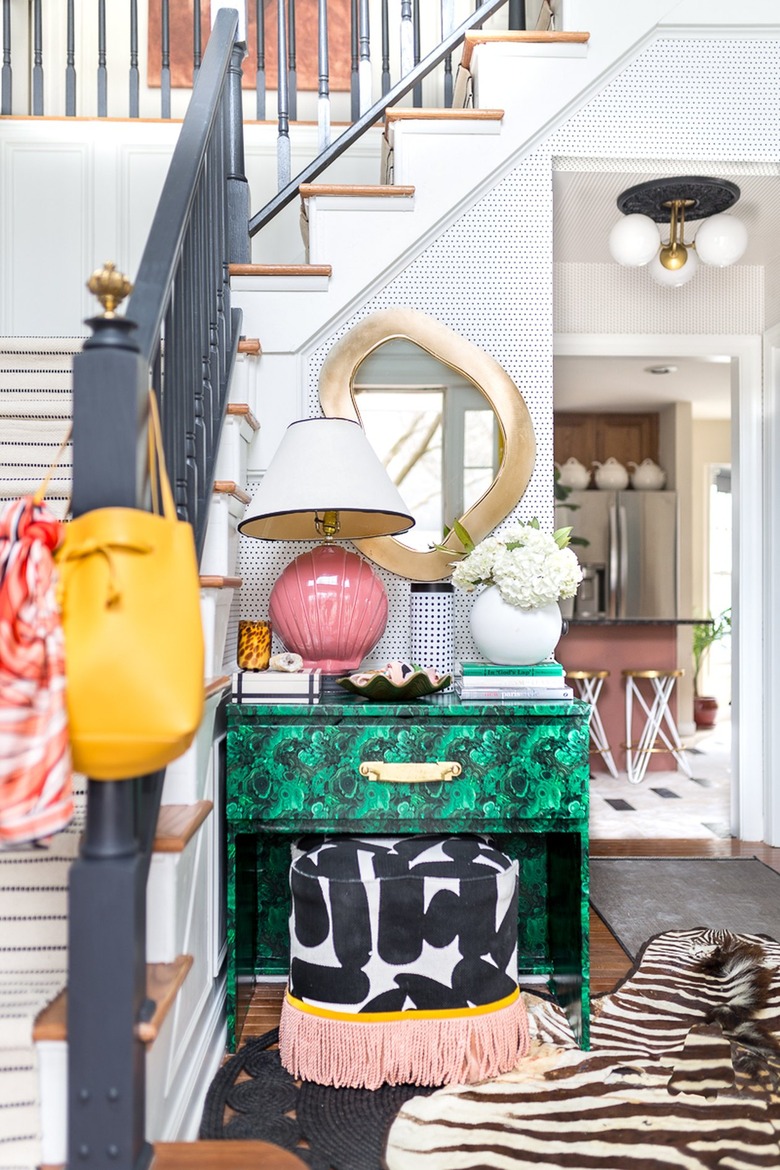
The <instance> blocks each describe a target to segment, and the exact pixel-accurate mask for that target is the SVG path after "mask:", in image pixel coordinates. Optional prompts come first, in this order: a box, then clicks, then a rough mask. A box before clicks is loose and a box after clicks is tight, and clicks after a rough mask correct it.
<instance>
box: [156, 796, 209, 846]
mask: <svg viewBox="0 0 780 1170" xmlns="http://www.w3.org/2000/svg"><path fill="white" fill-rule="evenodd" d="M213 807H214V802H213V801H211V800H196V801H195V803H194V804H162V805H160V813H159V816H158V817H157V830H156V832H155V834H154V845H153V846H152V849H153V852H155V853H181V852H182V851H183V850H184V848H185V846H186V845H187V842H188V841H191V840H192V838H193V837H194V836H195V834H196V833H197V831H198V829H199V828H200V826H201V825H202V824H203V822H204V821H205V819H206V817H207V816H208V815H209V813H210V812H211V810H212V809H213Z"/></svg>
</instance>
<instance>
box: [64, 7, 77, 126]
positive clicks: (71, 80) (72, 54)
mask: <svg viewBox="0 0 780 1170" xmlns="http://www.w3.org/2000/svg"><path fill="white" fill-rule="evenodd" d="M73 2H74V0H68V17H67V20H68V27H67V34H66V36H67V47H66V54H67V56H66V64H65V117H66V118H75V116H76V28H75V13H74V11H73Z"/></svg>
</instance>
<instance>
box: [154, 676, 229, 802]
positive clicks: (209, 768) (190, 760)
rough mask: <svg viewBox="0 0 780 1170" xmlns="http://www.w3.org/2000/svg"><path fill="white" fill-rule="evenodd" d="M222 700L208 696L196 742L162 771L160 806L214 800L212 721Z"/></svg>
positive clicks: (215, 695)
mask: <svg viewBox="0 0 780 1170" xmlns="http://www.w3.org/2000/svg"><path fill="white" fill-rule="evenodd" d="M220 701H221V695H220V694H214V695H209V696H208V698H207V699H206V707H205V710H204V712H203V718H202V720H201V723H200V727H199V728H198V731H197V734H196V735H195V739H194V740H193V741H192V743H191V744H190V746H189V748H188V749H187V751H186V752H184V754H183V755H181V756H179V758H178V760H174V761H173V763H171V764H169V765H168V767H167V768H166V770H165V781H164V783H163V791H162V803H163V804H195V803H196V802H197V801H199V800H213V799H214V789H215V784H214V770H213V748H214V720H215V717H216V714H217V710H218V708H219V704H220Z"/></svg>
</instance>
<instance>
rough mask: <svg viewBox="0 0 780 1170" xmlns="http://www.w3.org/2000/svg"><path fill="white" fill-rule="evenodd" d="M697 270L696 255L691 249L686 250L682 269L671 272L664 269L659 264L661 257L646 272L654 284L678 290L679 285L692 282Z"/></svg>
mask: <svg viewBox="0 0 780 1170" xmlns="http://www.w3.org/2000/svg"><path fill="white" fill-rule="evenodd" d="M698 268H699V261H698V260H697V258H696V253H695V252H694V250H693V248H688V259H687V260H686V261H685V263H684V264H683V266H682V268H675V269H673V270H670V269H668V268H664V266H663V264H662V263H661V257H660V256H657V257H656V258H655V260H654V261H653V262H652V264H651V265H650V266H649V267H648V269H647V271H648V272H649V273H650V275H651V276H652V278H653V280H654V281H655V282H656V284H661V285H663V286H664V288H680V287H681V285H683V284H687V283H688V281H689V280H693V278H694V276H695V275H696V273H697V271H698Z"/></svg>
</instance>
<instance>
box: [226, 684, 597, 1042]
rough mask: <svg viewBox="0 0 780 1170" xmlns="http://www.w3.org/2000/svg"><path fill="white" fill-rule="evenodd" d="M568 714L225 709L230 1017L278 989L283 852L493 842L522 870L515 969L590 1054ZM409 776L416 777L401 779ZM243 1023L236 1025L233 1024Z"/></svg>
mask: <svg viewBox="0 0 780 1170" xmlns="http://www.w3.org/2000/svg"><path fill="white" fill-rule="evenodd" d="M589 713H590V708H589V706H588V705H587V704H586V703H584V702H581V701H580V700H575V701H573V702H543V703H533V702H532V703H506V702H503V703H478V702H469V703H463V702H461V701H460V700H458V699H457V698H455V697H454V696H448V695H434V696H431V697H430V698H427V699H419V700H417V701H416V702H408V703H404V704H392V703H371V702H367V701H366V700H365V699H360V698H356V697H352V696H348V695H344V696H343V697H342V696H341V695H334V696H327V695H326V696H324V697H323V700H322V702H321V703H319V704H316V705H312V706H308V705H287V704H285V705H281V704H280V705H273V706H271V705H269V704H258V705H254V704H251V705H250V704H248V703H229V704H228V710H227V793H226V823H227V932H228V958H227V963H228V970H227V1012H228V1045H229V1048H230V1051H234V1048H235V1038H236V1034H237V1032H238V1033H240V1028H241V1024H242V1022H243V1015H244V1013H245V1010H246V1004H245V1003H244V1004H243V1006H239V1004H238V1001H237V988H238V984H239V982H244V981H247V982H248V983H250V984H251V983H252V982H253V981H254V979H255V977H258V976H259V977H263V976H268V975H284V974H286V972H287V969H288V953H289V952H288V947H289V944H288V935H287V918H288V914H289V890H288V881H287V875H288V871H289V866H290V844H291V840H292V839H294V838H295V837H297V836H298V835H299V834H302V833H334V832H335V833H350V834H354V835H364V836H367V835H371V834H380V833H388V834H395V835H400V834H404V833H464V832H478V833H489V834H490V835H491V836H492V837H494V838H495V840H496V844H497V845H498V847H499V848H501V849H502V850H503V851H504V852H506V853H508V854H509V855H510V856H511V857H516V858H517V859H518V861H519V867H520V902H519V904H520V910H519V941H518V962H519V969H520V972H521V982H522V976H523V975H535V976H543V977H545V978H546V980H547V982H548V984H549V988H550V990H551V991H552V992H553V993H554V994H555V995H556V996H557V998H558V1001H559V1002H560V1003H561V1005H562V1006H563V1007H564V1008H565V1009H566V1011H567V1014H568V1015H569V1018H570V1019H571V1022H572V1025H573V1027H574V1029H575V1032H576V1034H577V1035H578V1037H579V1038H580V1042H581V1044H582V1045H583V1047H587V1044H588V1023H589V1001H588V975H589V968H588V786H589V766H588V747H589V743H588V716H589ZM410 765H411V767H410ZM237 1015H238V1019H237Z"/></svg>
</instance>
